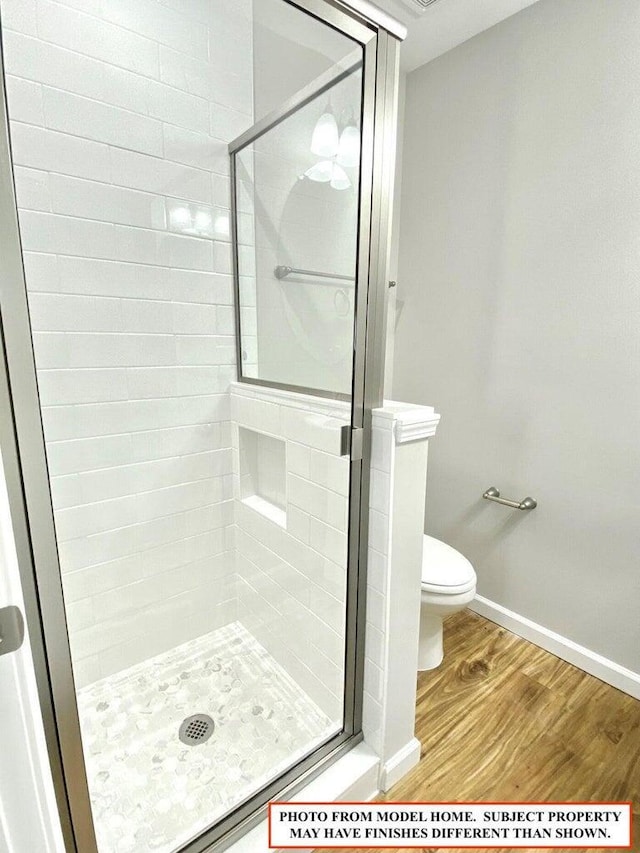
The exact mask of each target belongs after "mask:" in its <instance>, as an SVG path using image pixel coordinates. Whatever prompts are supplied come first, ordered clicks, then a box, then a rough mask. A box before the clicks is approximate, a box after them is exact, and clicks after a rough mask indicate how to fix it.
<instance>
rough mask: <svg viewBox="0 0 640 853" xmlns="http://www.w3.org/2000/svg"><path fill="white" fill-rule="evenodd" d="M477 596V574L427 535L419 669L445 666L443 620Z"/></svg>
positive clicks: (436, 540) (423, 569)
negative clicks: (443, 661)
mask: <svg viewBox="0 0 640 853" xmlns="http://www.w3.org/2000/svg"><path fill="white" fill-rule="evenodd" d="M475 594H476V573H475V571H474V569H473V566H472V565H471V563H470V562H469V561H468V560H467V558H466V557H463V556H462V554H460V553H459V552H458V551H456V550H455V548H452V547H451V546H450V545H447V544H445V543H444V542H441V541H440V540H439V539H434V538H433V537H432V536H424V538H423V547H422V595H421V600H420V645H419V648H418V669H419V670H425V669H435V667H437V666H440V664H441V663H442V657H443V654H444V650H443V646H442V620H443V619H445V618H446V617H447V616H450V615H451V614H452V613H457V612H458V610H463V609H464V608H465V607H466V606H467V605H468V604H469V603H470V602H471V601H473V599H474V597H475Z"/></svg>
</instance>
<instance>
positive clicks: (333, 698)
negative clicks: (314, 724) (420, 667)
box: [231, 384, 351, 721]
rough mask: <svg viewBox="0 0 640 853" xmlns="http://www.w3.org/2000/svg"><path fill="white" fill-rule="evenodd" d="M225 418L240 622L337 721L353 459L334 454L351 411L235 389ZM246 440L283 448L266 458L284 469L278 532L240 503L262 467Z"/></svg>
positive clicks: (263, 514)
mask: <svg viewBox="0 0 640 853" xmlns="http://www.w3.org/2000/svg"><path fill="white" fill-rule="evenodd" d="M231 417H232V430H233V446H234V471H235V484H234V494H235V497H236V500H235V509H236V512H235V522H236V544H237V571H238V607H239V613H240V614H241V615H240V619H241V621H242V623H243V624H244V625H245V627H247V628H248V629H249V630H250V631H251V633H252V634H253V635H254V636H255V637H256V639H257V640H258V641H259V642H260V643H262V645H263V646H264V647H265V648H266V649H267V650H268V651H269V653H270V654H271V655H272V656H273V657H274V658H275V660H276V661H278V663H279V664H280V665H281V666H283V667H284V668H285V669H286V671H287V672H288V673H289V674H290V675H291V676H292V677H293V678H294V679H295V681H297V683H298V684H299V685H300V686H301V687H302V688H303V689H304V690H305V691H306V692H307V693H308V694H309V696H311V698H312V699H313V700H314V701H315V702H316V703H317V704H318V705H319V706H320V708H321V709H322V710H323V711H324V713H325V714H327V716H329V717H330V719H332V720H334V721H339V720H341V719H342V702H343V682H344V654H345V647H344V637H345V633H344V632H345V629H344V619H345V600H346V566H347V519H348V495H349V470H350V465H349V459H348V458H347V457H344V456H342V457H341V456H340V429H341V427H342V426H343V425H344V424H348V423H350V418H351V414H350V407H349V405H348V404H347V403H342V402H338V401H324V400H321V399H320V398H309V397H302V396H301V395H296V394H295V393H291V392H286V391H278V390H276V389H267V388H265V389H258V388H256V387H253V388H251V387H247V386H246V385H237V384H235V385H233V386H232V389H231ZM248 436H257V437H259V436H264V437H265V438H266V439H267V441H266V442H265V446H266V448H269V447H271V448H273V443H274V442H278V443H279V445H280V446H282V445H284V454H283V455H280V456H279V457H278V459H277V460H276V459H275V458H273V456H272V457H271V458H267V459H266V460H265V464H266V465H267V466H276V465H277V466H278V472H279V471H280V466H283V468H284V475H285V497H284V510H285V514H286V522H285V525H286V526H285V527H284V528H283V527H282V526H281V525H280V524H277V523H275V522H274V521H273V520H272V518H271V517H270V515H269V513H268V512H267V511H264V512H261V511H260V509H259V508H256V504H250V505H248V503H247V502H246V501H244V500H243V498H244V497H245V493H244V488H245V483H244V481H243V479H242V477H243V475H244V472H245V471H246V470H247V469H248V468H251V467H252V466H253V467H255V466H256V464H259V463H256V459H255V454H256V451H257V452H258V453H259V450H260V444H259V440H255V439H253V440H250V441H248V440H247V437H248ZM271 452H272V453H273V451H271ZM246 457H249V458H246ZM252 457H253V458H252ZM320 472H322V477H319V478H318V479H316V478H315V475H316V474H318V473H320ZM270 477H271V478H272V479H273V478H274V477H275V475H274V472H273V471H272V472H270ZM320 483H321V484H320ZM272 499H274V498H272ZM279 499H280V497H279V495H278V498H277V500H279ZM258 507H259V505H258Z"/></svg>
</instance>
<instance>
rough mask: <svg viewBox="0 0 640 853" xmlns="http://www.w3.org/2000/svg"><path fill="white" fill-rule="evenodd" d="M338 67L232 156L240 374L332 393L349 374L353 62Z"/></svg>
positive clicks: (355, 191)
mask: <svg viewBox="0 0 640 853" xmlns="http://www.w3.org/2000/svg"><path fill="white" fill-rule="evenodd" d="M359 53H360V51H359ZM347 69H348V70H346V71H342V72H340V73H338V72H336V71H332V72H331V76H330V77H329V81H328V82H327V78H326V75H325V77H324V79H322V81H321V83H320V84H319V85H318V87H317V91H318V93H317V94H315V95H314V96H310V95H309V89H307V90H306V91H305V92H304V93H303V94H304V95H305V96H306V97H305V99H304V101H303V105H302V106H301V107H300V109H298V110H296V111H295V112H293V113H292V114H290V115H288V116H287V117H286V118H284V119H283V120H282V121H280V122H279V123H277V124H276V125H275V126H274V127H272V128H270V129H269V130H267V131H266V132H265V133H263V134H262V135H261V136H260V137H259V138H258V139H256V140H255V141H254V142H251V143H249V144H247V145H246V146H245V147H244V148H242V149H241V150H240V151H238V153H237V154H236V158H235V178H236V205H237V210H238V216H237V230H238V276H239V284H240V287H239V304H240V317H239V319H240V341H241V362H242V376H243V377H247V378H251V379H259V380H261V381H263V382H269V383H276V384H278V385H285V386H297V387H302V388H305V389H315V390H316V391H318V390H319V391H323V392H329V393H333V394H339V395H348V394H350V392H351V380H352V369H353V368H352V362H353V326H354V310H355V281H356V257H357V236H358V199H359V169H360V112H361V103H362V60H361V58H360V59H358V58H357V56H356V57H355V58H354V57H353V55H352V57H351V59H350V60H349V62H348V64H347Z"/></svg>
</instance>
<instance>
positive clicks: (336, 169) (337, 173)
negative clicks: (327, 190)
mask: <svg viewBox="0 0 640 853" xmlns="http://www.w3.org/2000/svg"><path fill="white" fill-rule="evenodd" d="M331 186H332V187H333V189H334V190H347V189H349V187H350V186H351V181H350V180H349V177H348V175H347V173H346V172H345V170H344V169H343V168H342V166H338V164H337V163H333V168H332V170H331Z"/></svg>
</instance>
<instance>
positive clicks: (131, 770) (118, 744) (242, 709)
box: [78, 622, 339, 853]
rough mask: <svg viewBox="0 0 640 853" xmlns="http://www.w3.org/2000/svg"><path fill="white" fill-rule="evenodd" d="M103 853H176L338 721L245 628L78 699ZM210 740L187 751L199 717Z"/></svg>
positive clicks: (217, 634) (222, 632) (225, 631)
mask: <svg viewBox="0 0 640 853" xmlns="http://www.w3.org/2000/svg"><path fill="white" fill-rule="evenodd" d="M78 703H79V710H80V720H81V727H82V734H83V742H84V748H85V756H86V761H87V771H88V777H89V788H90V792H91V801H92V806H93V814H94V821H95V825H96V833H97V836H98V847H99V850H100V853H146V851H160V853H172V851H176V850H178V849H180V847H181V846H182V845H184V844H185V843H186V842H187V841H188V840H190V839H191V838H193V837H194V836H195V835H197V834H199V833H200V832H202V831H203V830H204V829H205V828H206V827H208V826H210V825H211V824H212V823H214V822H215V821H217V820H219V819H220V818H221V817H222V816H223V815H224V814H226V813H227V812H229V811H230V810H231V809H233V808H234V806H235V805H237V804H238V803H239V802H240V801H242V800H243V799H245V798H246V797H247V796H249V795H250V794H253V793H255V792H256V791H257V790H258V789H259V788H261V787H262V786H263V785H264V784H265V783H266V782H267V781H268V780H269V779H271V778H273V777H274V776H276V775H277V774H278V773H279V772H282V771H283V770H284V769H285V768H287V767H288V766H289V765H290V764H292V763H293V762H294V761H295V760H297V759H299V758H301V757H302V756H303V755H304V754H306V753H308V752H309V751H310V750H312V749H313V748H314V747H315V746H317V745H318V744H320V743H321V742H322V741H323V740H325V739H326V738H328V737H329V736H330V735H332V734H334V733H335V732H336V731H338V729H339V726H338V725H337V724H336V723H335V722H332V721H331V720H330V719H329V718H328V717H327V716H326V715H325V714H324V713H323V712H322V711H321V710H320V709H319V708H318V706H317V705H316V704H315V703H314V702H312V700H311V699H310V698H309V696H307V694H306V693H304V692H303V691H302V690H301V689H300V687H298V685H297V684H296V683H295V682H294V681H293V679H292V678H291V677H290V676H289V675H287V673H286V672H285V671H284V669H283V668H282V667H281V666H280V665H279V664H277V663H276V661H275V660H274V659H273V658H272V657H271V655H269V653H268V652H267V651H266V650H265V649H264V648H263V647H262V646H261V645H260V644H259V643H258V642H257V641H256V640H255V639H254V638H253V636H252V635H251V634H250V633H249V632H248V631H247V630H246V629H245V628H244V627H243V626H242V625H240V623H238V622H234V623H232V624H230V625H227V626H225V627H224V628H220V629H218V630H216V631H212V632H211V633H210V634H205V635H204V636H202V637H199V638H198V639H196V640H192V641H190V642H188V643H184V644H183V645H181V646H178V647H177V648H174V649H172V650H171V651H169V652H166V653H164V654H162V655H158V656H157V657H155V658H152V659H150V660H148V661H145V662H143V663H141V664H138V665H136V666H134V667H131V668H130V669H127V670H125V671H124V672H120V673H118V674H117V675H113V676H110V677H109V678H105V679H102V680H101V681H98V682H95V683H94V684H91V685H89V686H88V687H86V688H84V689H82V690H81V691H80V694H79V697H78ZM198 713H204V714H208V715H209V716H210V717H212V718H213V720H214V723H215V729H214V732H213V735H212V736H211V737H210V738H209V739H208V740H207V741H206V742H202V743H197V744H196V745H193V746H187V745H185V744H184V743H182V742H181V740H180V739H179V736H178V733H179V729H180V724H181V723H182V721H183V720H184V719H185V718H186V717H189V716H191V715H193V714H198Z"/></svg>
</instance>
